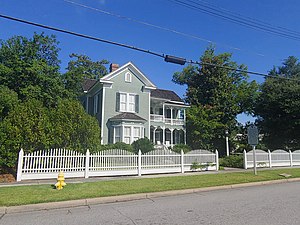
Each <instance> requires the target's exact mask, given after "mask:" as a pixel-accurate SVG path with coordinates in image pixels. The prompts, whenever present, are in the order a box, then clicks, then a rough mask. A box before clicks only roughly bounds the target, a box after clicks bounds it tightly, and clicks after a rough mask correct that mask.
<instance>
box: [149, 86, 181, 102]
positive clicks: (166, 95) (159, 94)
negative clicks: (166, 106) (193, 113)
mask: <svg viewBox="0 0 300 225" xmlns="http://www.w3.org/2000/svg"><path fill="white" fill-rule="evenodd" d="M151 97H153V98H161V99H166V100H169V101H175V102H182V103H184V102H183V100H182V99H181V98H180V97H179V96H178V95H177V94H176V93H175V92H174V91H169V90H163V89H155V90H151Z"/></svg>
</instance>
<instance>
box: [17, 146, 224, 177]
mask: <svg viewBox="0 0 300 225" xmlns="http://www.w3.org/2000/svg"><path fill="white" fill-rule="evenodd" d="M218 157H219V155H218V151H216V153H212V152H210V151H207V150H193V151H191V152H188V153H186V154H185V153H184V152H183V151H181V153H180V154H179V153H176V152H173V151H170V150H166V149H164V150H154V151H151V152H148V153H146V154H142V153H141V151H139V152H138V154H134V153H132V152H129V151H126V150H119V149H112V150H104V151H99V152H96V153H93V154H91V153H90V152H89V150H87V151H86V154H82V153H78V152H76V151H70V150H66V149H51V150H47V151H37V152H33V153H28V154H24V151H23V150H21V151H20V152H19V159H18V171H17V181H21V180H28V179H49V178H56V177H57V174H58V172H60V171H63V172H64V174H65V177H66V178H69V177H85V178H88V177H92V176H121V175H138V176H141V175H143V174H156V173H184V172H187V171H191V165H192V164H193V163H195V162H196V163H199V164H205V165H209V166H207V169H208V170H218V168H219V159H218Z"/></svg>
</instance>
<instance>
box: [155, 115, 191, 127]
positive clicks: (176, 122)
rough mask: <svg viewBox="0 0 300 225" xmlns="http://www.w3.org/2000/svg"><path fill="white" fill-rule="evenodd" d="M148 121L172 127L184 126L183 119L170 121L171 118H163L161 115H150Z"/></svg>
mask: <svg viewBox="0 0 300 225" xmlns="http://www.w3.org/2000/svg"><path fill="white" fill-rule="evenodd" d="M150 120H151V121H153V122H164V123H166V124H172V125H184V122H185V121H184V119H171V118H164V116H163V115H155V114H151V115H150Z"/></svg>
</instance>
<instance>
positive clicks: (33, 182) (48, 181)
mask: <svg viewBox="0 0 300 225" xmlns="http://www.w3.org/2000/svg"><path fill="white" fill-rule="evenodd" d="M232 172H249V170H245V169H239V168H227V167H225V168H224V170H219V171H201V172H199V171H197V172H186V173H168V174H150V175H142V176H140V177H139V176H114V177H113V176H111V177H89V178H66V183H88V182H99V181H108V180H122V179H143V178H157V177H172V176H193V175H204V174H219V173H232ZM55 183H56V179H42V180H22V181H19V182H10V183H0V188H1V187H13V186H27V185H41V184H55Z"/></svg>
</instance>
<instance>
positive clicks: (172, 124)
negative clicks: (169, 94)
mask: <svg viewBox="0 0 300 225" xmlns="http://www.w3.org/2000/svg"><path fill="white" fill-rule="evenodd" d="M171 125H173V107H171Z"/></svg>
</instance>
